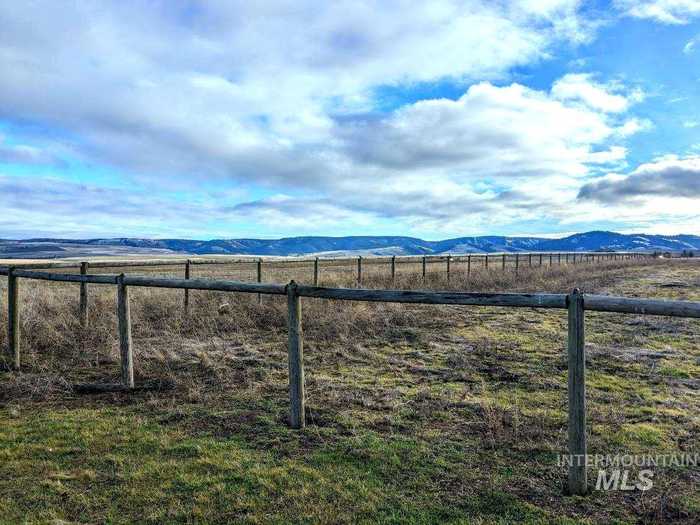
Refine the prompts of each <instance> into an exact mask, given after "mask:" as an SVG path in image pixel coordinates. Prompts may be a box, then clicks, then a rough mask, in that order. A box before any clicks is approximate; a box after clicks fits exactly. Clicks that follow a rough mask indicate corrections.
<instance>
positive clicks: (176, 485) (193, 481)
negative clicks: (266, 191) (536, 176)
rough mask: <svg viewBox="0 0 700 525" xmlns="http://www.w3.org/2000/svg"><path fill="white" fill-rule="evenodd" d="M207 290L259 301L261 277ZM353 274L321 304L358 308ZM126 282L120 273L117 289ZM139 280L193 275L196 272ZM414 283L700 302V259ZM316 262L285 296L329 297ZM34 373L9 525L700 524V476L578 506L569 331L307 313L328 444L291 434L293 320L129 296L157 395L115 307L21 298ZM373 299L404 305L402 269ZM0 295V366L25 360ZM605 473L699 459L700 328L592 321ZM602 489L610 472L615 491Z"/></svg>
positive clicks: (1, 444)
mask: <svg viewBox="0 0 700 525" xmlns="http://www.w3.org/2000/svg"><path fill="white" fill-rule="evenodd" d="M194 268H195V275H194V276H211V277H216V278H231V279H239V280H253V279H254V276H255V267H254V264H247V265H239V266H237V267H236V268H233V267H228V266H196V267H194ZM354 270H355V268H354V267H350V266H348V267H341V266H331V265H328V266H324V267H323V268H322V272H321V284H324V285H329V286H330V285H332V286H356V282H355V274H354ZM100 271H102V272H104V273H119V272H120V271H121V270H119V269H114V270H111V269H110V270H100ZM128 272H129V273H134V274H151V275H153V274H156V275H168V276H174V275H182V269H181V268H168V267H164V268H159V269H153V268H129V269H128ZM420 272H421V269H420V265H415V264H405V265H399V267H398V275H397V279H396V283H395V284H394V285H393V287H397V288H406V289H411V288H414V289H416V288H432V289H442V290H447V289H453V290H465V291H466V290H468V291H540V292H544V291H547V292H562V293H566V292H569V291H571V289H572V288H574V287H579V288H581V289H582V290H583V291H584V292H595V293H608V294H619V295H627V296H639V297H656V298H669V299H670V298H675V299H686V300H700V264H698V262H697V261H692V260H688V261H677V260H674V261H668V260H664V261H644V262H640V261H632V262H608V263H601V264H595V265H594V264H577V265H575V266H574V265H561V266H559V265H557V264H556V263H555V265H554V266H551V267H549V266H547V265H545V266H544V267H542V268H540V267H533V268H529V267H527V266H524V267H521V268H520V270H519V273H518V275H517V276H516V275H515V273H514V271H513V269H512V268H509V269H508V271H506V272H502V271H501V268H500V264H498V263H496V264H494V265H493V266H492V268H491V269H490V270H489V271H486V270H485V269H483V268H480V267H477V266H476V265H475V266H474V267H473V268H472V272H471V274H470V275H469V276H467V275H466V271H465V266H464V265H463V264H462V263H460V264H459V265H456V264H455V265H453V266H452V272H451V275H450V279H449V281H448V280H447V278H446V274H445V268H444V265H443V264H441V265H440V266H439V267H437V266H431V267H430V268H429V272H428V277H427V279H426V282H423V280H422V279H421V276H420ZM312 275H313V273H312V268H311V266H310V265H309V264H308V263H306V264H301V263H299V264H294V265H286V266H284V267H282V266H279V265H278V266H274V267H272V266H269V267H266V269H265V280H266V281H275V282H287V281H289V280H290V279H292V278H293V279H295V280H297V281H298V282H304V283H310V282H311V279H312ZM20 286H21V305H22V318H21V326H22V361H23V369H22V370H21V371H20V372H14V371H11V370H9V368H8V367H7V365H5V366H4V367H3V370H2V371H1V372H0V522H6V523H15V522H32V523H33V522H39V523H44V522H55V523H62V522H69V523H101V522H109V523H128V522H142V523H162V522H168V523H174V522H183V523H192V522H196V523H231V522H247V523H287V522H296V523H317V522H320V523H358V522H381V523H449V522H452V523H475V524H481V523H562V524H565V523H697V519H698V516H700V472H699V471H698V469H697V468H692V467H690V468H688V467H668V468H659V469H657V470H656V471H655V475H654V487H653V489H652V490H649V491H647V492H639V491H633V492H625V491H609V492H602V491H597V492H593V493H592V494H591V495H589V496H587V497H569V496H564V495H563V494H562V487H563V483H564V480H565V477H566V471H565V468H564V467H561V466H558V465H557V455H558V454H560V453H564V452H565V451H566V353H565V344H566V312H565V311H563V310H562V311H554V310H534V309H499V308H477V307H463V306H433V305H396V304H373V303H355V302H339V301H334V302H330V301H325V300H313V299H306V298H305V299H303V325H304V335H305V369H306V387H307V427H306V429H304V430H302V431H295V430H292V429H290V428H289V427H288V425H287V424H286V417H287V412H288V394H287V360H286V357H287V354H286V337H287V333H286V312H287V310H286V299H285V298H284V297H263V301H262V304H258V303H257V297H256V296H255V295H252V294H249V295H246V294H232V293H229V294H224V293H209V292H199V291H192V292H190V315H189V316H185V315H183V307H182V303H183V291H182V290H155V289H137V288H134V289H132V290H131V309H132V323H133V336H134V347H135V373H136V381H137V384H140V385H149V387H150V388H149V389H143V390H137V391H135V392H131V393H123V392H122V393H106V394H89V395H86V394H81V393H80V392H78V391H77V389H76V388H75V385H76V384H79V383H96V382H97V383H99V382H103V383H111V382H116V381H117V380H118V377H119V357H118V356H119V350H118V340H117V331H116V316H115V288H114V287H100V286H99V285H91V286H90V301H91V309H90V319H89V329H88V330H82V329H81V327H80V323H79V319H78V286H77V285H75V284H57V283H47V282H38V281H27V280H21V281H20ZM363 286H366V287H376V288H389V287H392V282H391V278H390V275H389V266H388V265H387V264H383V265H371V264H369V263H368V262H367V263H366V264H365V266H364V268H363ZM5 287H6V281H5V280H4V278H3V279H2V281H0V288H1V289H0V294H1V295H0V298H1V299H0V305H1V308H0V347H2V348H3V349H6V347H7V332H6V324H7V319H6V315H7V312H6V305H5V298H6V289H5ZM586 338H587V346H586V350H587V353H588V375H587V381H588V414H589V425H590V428H589V452H590V453H593V454H596V453H600V454H615V453H643V454H661V453H681V452H683V453H700V396H699V395H698V393H699V392H700V344H699V343H700V324H698V321H697V320H689V319H670V318H663V317H653V316H648V317H642V316H635V315H621V314H620V315H618V314H597V313H587V314H586ZM594 474H595V473H592V474H591V475H592V476H593V481H595V475H594Z"/></svg>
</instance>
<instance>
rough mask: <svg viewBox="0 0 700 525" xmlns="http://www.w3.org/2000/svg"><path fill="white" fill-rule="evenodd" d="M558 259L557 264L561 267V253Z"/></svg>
mask: <svg viewBox="0 0 700 525" xmlns="http://www.w3.org/2000/svg"><path fill="white" fill-rule="evenodd" d="M557 259H558V261H557V264H559V266H561V253H558V254H557Z"/></svg>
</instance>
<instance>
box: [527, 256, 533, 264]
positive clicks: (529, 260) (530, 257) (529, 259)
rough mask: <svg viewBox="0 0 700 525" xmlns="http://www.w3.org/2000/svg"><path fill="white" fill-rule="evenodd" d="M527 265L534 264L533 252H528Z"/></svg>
mask: <svg viewBox="0 0 700 525" xmlns="http://www.w3.org/2000/svg"><path fill="white" fill-rule="evenodd" d="M527 265H528V266H532V254H531V253H528V254H527Z"/></svg>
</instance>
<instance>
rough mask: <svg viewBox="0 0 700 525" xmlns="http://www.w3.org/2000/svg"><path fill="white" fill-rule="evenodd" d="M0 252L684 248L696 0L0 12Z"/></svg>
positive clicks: (216, 4)
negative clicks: (583, 244)
mask: <svg viewBox="0 0 700 525" xmlns="http://www.w3.org/2000/svg"><path fill="white" fill-rule="evenodd" d="M0 27H2V28H3V30H2V31H0V212H1V213H0V238H28V237H38V236H52V237H79V238H88V237H115V236H139V237H185V238H201V239H209V238H234V237H265V238H271V237H282V236H294V235H385V234H386V235H389V234H391V235H413V236H420V237H423V238H427V239H439V238H447V237H455V236H462V235H480V234H507V235H530V234H543V235H556V234H562V233H570V232H574V231H584V230H591V229H610V230H616V231H623V232H649V233H668V234H672V233H681V232H682V233H696V234H700V220H699V219H700V206H699V205H700V0H642V1H631V0H616V1H613V2H602V1H595V2H586V1H577V0H518V1H505V0H504V1H499V2H486V1H482V0H472V1H467V2H450V1H442V0H441V1H435V2H430V3H424V5H418V4H416V3H415V2H400V1H386V2H381V3H376V4H369V3H365V4H360V3H357V2H333V3H312V2H304V1H302V0H299V1H296V2H267V3H265V4H264V5H262V6H260V5H255V3H251V2H224V1H211V2H195V1H187V0H177V1H160V2H142V1H135V0H134V1H127V2H107V1H103V2H94V3H83V2H75V3H67V4H63V3H62V4H60V5H59V4H58V3H56V2H49V1H47V2H41V1H39V2H33V3H31V4H23V3H22V4H10V3H5V4H3V5H0Z"/></svg>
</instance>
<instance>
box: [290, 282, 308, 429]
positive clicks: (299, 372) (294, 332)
mask: <svg viewBox="0 0 700 525" xmlns="http://www.w3.org/2000/svg"><path fill="white" fill-rule="evenodd" d="M287 310H288V314H289V320H288V324H289V327H288V331H289V343H288V348H287V351H288V361H289V404H290V411H289V424H290V425H291V427H292V428H304V426H305V424H306V422H305V408H304V402H305V401H304V338H303V333H302V327H301V297H299V295H298V294H297V284H296V283H295V282H294V281H291V282H290V283H289V284H288V285H287Z"/></svg>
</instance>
